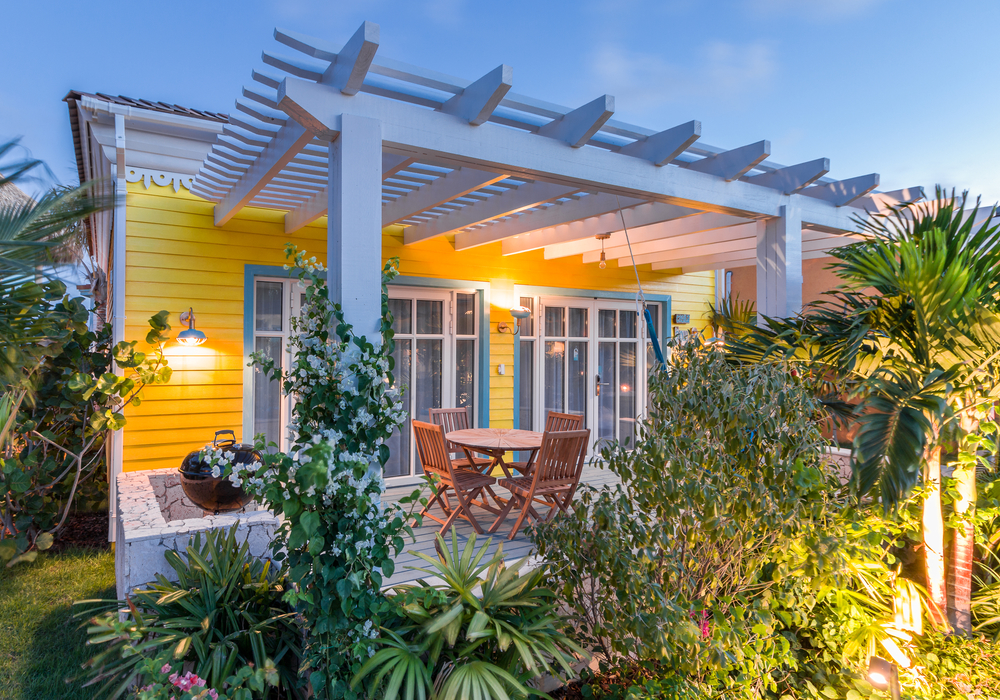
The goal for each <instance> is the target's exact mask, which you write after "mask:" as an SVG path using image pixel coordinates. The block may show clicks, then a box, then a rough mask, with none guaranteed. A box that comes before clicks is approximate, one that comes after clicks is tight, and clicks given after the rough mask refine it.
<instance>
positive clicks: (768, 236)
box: [757, 205, 802, 318]
mask: <svg viewBox="0 0 1000 700" xmlns="http://www.w3.org/2000/svg"><path fill="white" fill-rule="evenodd" d="M801 310H802V214H801V212H799V211H798V209H797V208H795V207H791V206H788V205H785V206H782V207H781V209H780V216H777V217H775V218H773V219H768V220H767V223H766V225H765V226H764V227H763V232H762V233H758V234H757V312H758V314H763V315H766V316H770V317H772V318H787V317H789V316H793V315H794V314H797V313H798V312H800V311H801Z"/></svg>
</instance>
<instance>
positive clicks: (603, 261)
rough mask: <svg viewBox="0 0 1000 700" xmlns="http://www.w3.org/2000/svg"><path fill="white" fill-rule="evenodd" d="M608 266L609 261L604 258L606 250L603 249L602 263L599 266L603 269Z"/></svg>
mask: <svg viewBox="0 0 1000 700" xmlns="http://www.w3.org/2000/svg"><path fill="white" fill-rule="evenodd" d="M607 266H608V263H607V262H606V260H605V259H604V251H603V250H602V251H601V264H600V265H598V267H599V268H601V269H602V270H603V269H604V268H606V267H607Z"/></svg>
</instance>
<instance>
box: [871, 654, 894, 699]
mask: <svg viewBox="0 0 1000 700" xmlns="http://www.w3.org/2000/svg"><path fill="white" fill-rule="evenodd" d="M868 682H869V683H871V684H872V687H873V688H875V689H877V690H888V691H889V694H890V696H891V697H892V700H899V699H900V694H899V672H898V670H897V669H896V664H894V663H892V662H891V661H886V660H885V659H883V658H882V657H881V656H873V657H871V659H869V660H868Z"/></svg>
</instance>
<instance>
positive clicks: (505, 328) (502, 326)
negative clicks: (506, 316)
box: [497, 306, 531, 335]
mask: <svg viewBox="0 0 1000 700" xmlns="http://www.w3.org/2000/svg"><path fill="white" fill-rule="evenodd" d="M510 315H511V316H513V317H514V318H516V319H517V320H518V321H520V320H521V319H524V318H528V317H529V316H531V309H529V308H528V307H527V306H515V307H513V308H512V309H511V310H510ZM520 332H521V325H520V324H515V326H514V330H511V328H510V326H509V325H507V323H506V322H505V321H501V322H500V323H498V324H497V333H510V334H511V335H517V334H518V333H520Z"/></svg>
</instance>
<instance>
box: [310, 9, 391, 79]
mask: <svg viewBox="0 0 1000 700" xmlns="http://www.w3.org/2000/svg"><path fill="white" fill-rule="evenodd" d="M378 42H379V26H378V25H377V24H375V23H374V22H362V24H361V26H360V27H359V28H358V31H356V32H354V36H352V37H351V38H350V39H349V40H348V41H347V43H346V44H344V48H342V49H341V50H340V51H339V52H338V53H337V58H336V60H335V61H333V62H332V63H331V64H330V67H329V68H327V69H326V71H325V72H324V73H323V78H322V80H320V82H321V83H322V84H324V85H330V86H332V87H335V88H337V89H338V90H340V91H341V92H342V93H344V94H345V95H356V94H357V93H358V91H359V90H361V86H362V85H363V84H364V82H365V76H366V75H368V69H369V68H371V65H372V61H374V60H375V52H376V51H377V50H378Z"/></svg>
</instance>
